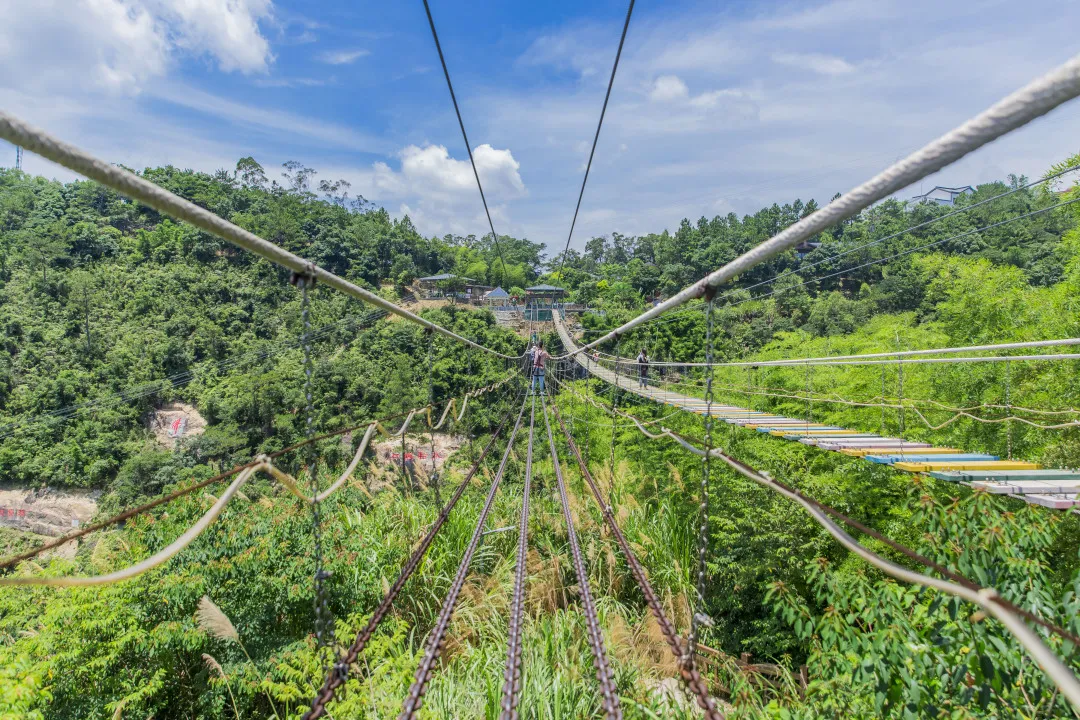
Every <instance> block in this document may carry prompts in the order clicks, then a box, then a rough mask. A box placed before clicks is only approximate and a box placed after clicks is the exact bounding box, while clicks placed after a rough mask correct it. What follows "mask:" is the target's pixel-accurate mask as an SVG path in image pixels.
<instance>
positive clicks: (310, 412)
mask: <svg viewBox="0 0 1080 720" xmlns="http://www.w3.org/2000/svg"><path fill="white" fill-rule="evenodd" d="M293 280H294V284H295V285H297V286H298V287H299V288H300V292H301V300H300V320H301V324H302V325H303V334H302V335H301V336H300V345H301V347H302V348H303V353H304V416H305V421H304V439H305V440H307V441H308V445H307V447H306V448H305V455H306V457H307V463H306V464H307V472H308V482H309V487H310V490H311V536H312V543H313V548H312V553H313V555H314V556H315V576H314V590H315V593H314V596H315V597H314V605H315V644H316V646H317V648H318V654H319V657H320V660H321V662H322V667H323V672H324V673H325V672H326V668H327V666H328V665H329V660H328V658H329V652H330V646H331V645H332V644H333V638H332V637H329V636H331V635H332V634H333V625H334V620H333V617H332V615H331V613H330V608H329V606H328V601H327V596H326V581H327V580H328V579H329V578H330V571H329V570H327V569H326V568H325V567H324V566H323V549H322V508H321V505H322V503H321V502H320V501H319V480H318V473H317V467H316V463H317V450H316V447H315V443H313V442H311V440H312V438H314V437H315V406H314V399H313V390H312V376H313V375H314V372H315V367H314V362H313V360H312V355H311V294H310V290H311V288H312V287H313V286H314V285H315V276H314V275H300V274H295V275H294V278H293Z"/></svg>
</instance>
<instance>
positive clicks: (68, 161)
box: [0, 110, 519, 359]
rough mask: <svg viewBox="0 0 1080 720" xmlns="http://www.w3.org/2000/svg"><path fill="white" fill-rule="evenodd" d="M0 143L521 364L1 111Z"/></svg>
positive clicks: (414, 320)
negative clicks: (14, 146)
mask: <svg viewBox="0 0 1080 720" xmlns="http://www.w3.org/2000/svg"><path fill="white" fill-rule="evenodd" d="M0 138H3V139H4V140H7V141H8V142H11V143H14V144H16V145H20V146H21V147H23V148H25V149H27V150H30V151H31V152H33V153H36V154H38V155H40V156H41V157H43V158H45V159H46V160H51V161H52V162H54V163H57V164H58V165H62V166H64V167H66V168H68V169H69V170H72V171H74V172H77V173H79V174H80V175H83V176H84V177H87V178H90V179H91V180H94V181H96V182H98V183H100V184H101V185H104V186H106V187H109V188H112V189H113V190H115V191H117V192H119V193H120V194H122V195H124V196H126V197H129V198H131V199H132V200H137V201H138V202H141V203H142V204H144V205H147V206H148V207H151V208H153V209H155V210H157V211H158V212H161V213H163V214H165V215H169V216H171V217H173V218H175V219H177V220H183V221H184V222H187V223H190V224H191V225H194V226H195V227H197V228H199V229H201V230H205V231H206V232H208V233H210V234H211V235H214V236H215V237H218V238H221V239H222V240H225V241H226V242H229V243H231V244H233V245H235V246H237V247H239V248H241V249H243V250H247V251H248V252H250V253H252V254H255V255H258V256H259V257H261V258H263V259H265V260H269V261H270V262H272V263H274V264H275V265H278V266H280V267H283V268H287V269H289V270H292V271H293V272H294V273H297V274H300V275H309V276H313V277H314V278H315V280H316V281H317V282H321V283H323V284H324V285H327V286H329V287H331V288H333V289H335V290H337V291H338V292H341V293H343V294H344V295H348V296H350V297H352V298H355V299H357V300H360V301H362V302H365V303H367V304H369V305H374V306H375V307H377V308H380V309H382V310H386V311H387V312H390V313H393V314H394V315H397V316H399V317H401V318H403V319H405V320H408V321H409V322H412V323H415V324H417V325H420V326H422V327H425V328H428V329H429V330H434V331H435V332H437V333H439V334H440V335H443V336H445V337H448V338H451V339H453V340H456V341H457V342H460V343H464V344H466V345H468V346H470V347H475V348H477V349H478V350H483V351H484V352H486V353H490V354H492V355H495V356H496V357H501V358H504V359H517V357H519V356H514V355H506V354H504V353H501V352H498V351H497V350H493V349H491V348H488V347H485V346H483V345H480V344H478V343H475V342H473V341H472V340H469V339H468V338H465V337H463V336H461V335H459V334H457V333H455V332H453V331H452V330H448V329H447V328H444V327H443V326H441V325H439V324H437V323H434V322H431V321H430V320H427V319H425V318H422V317H420V316H419V315H417V314H416V313H413V312H411V311H409V310H406V309H405V308H403V307H401V306H399V305H397V304H395V303H393V302H391V301H389V300H386V299H385V298H382V297H380V296H379V295H376V294H375V293H373V292H371V291H370V290H365V289H364V288H362V287H360V286H358V285H356V284H354V283H352V282H350V281H348V280H346V279H345V278H342V277H340V276H338V275H335V274H334V273H332V272H330V271H329V270H325V269H323V268H321V267H319V266H318V265H316V264H315V263H313V262H311V261H309V260H306V259H304V258H302V257H300V256H299V255H295V254H293V253H291V252H289V251H288V250H285V249H284V248H282V247H279V246H277V245H275V244H274V243H272V242H269V241H267V240H264V239H263V238H261V237H259V236H258V235H255V234H254V233H252V232H250V231H248V230H245V229H244V228H242V227H240V226H239V225H236V224H234V223H231V222H229V221H228V220H225V219H224V218H222V217H220V216H218V215H215V214H214V213H212V212H210V211H209V210H207V209H205V208H203V207H200V206H198V205H196V204H195V203H193V202H191V201H190V200H185V199H184V198H182V197H180V196H179V195H176V194H175V193H172V192H169V191H168V190H166V189H164V188H162V187H159V186H158V185H155V184H154V183H152V182H150V181H149V180H147V179H145V178H143V177H140V176H138V175H136V174H134V173H132V172H130V171H128V170H125V169H124V168H121V167H117V166H115V165H110V164H109V163H107V162H105V161H104V160H101V159H99V158H96V157H94V156H93V155H91V154H89V153H87V152H86V151H84V150H81V149H80V148H77V147H75V146H74V145H69V144H67V143H65V142H63V141H61V140H59V139H57V138H55V137H53V136H52V135H49V134H48V133H46V132H45V131H44V130H41V129H39V128H36V127H34V126H32V125H29V124H28V123H25V122H23V121H22V120H20V119H18V118H16V117H15V116H13V115H11V114H10V113H7V112H5V111H3V110H0Z"/></svg>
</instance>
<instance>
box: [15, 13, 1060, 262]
mask: <svg viewBox="0 0 1080 720" xmlns="http://www.w3.org/2000/svg"><path fill="white" fill-rule="evenodd" d="M432 7H433V12H434V14H435V19H436V23H437V25H438V28H439V33H440V38H441V40H442V43H443V49H444V51H445V53H446V56H447V61H448V63H449V65H450V71H451V74H452V77H453V79H454V82H455V87H456V89H457V92H458V99H459V101H460V103H461V107H462V112H463V114H464V118H465V123H466V127H467V129H468V131H469V135H470V140H471V141H472V144H473V145H474V148H476V155H477V160H478V162H479V163H480V165H481V174H482V178H483V179H484V182H485V190H487V192H488V197H489V201H490V202H491V204H492V206H493V210H494V216H495V223H496V229H497V230H498V231H499V232H501V233H512V234H516V235H519V236H527V237H529V238H530V239H532V240H536V241H541V242H546V243H548V245H549V246H550V247H553V248H555V247H561V246H562V244H563V243H564V242H565V238H566V232H567V230H568V228H569V223H570V218H571V215H572V212H573V205H574V202H575V200H576V198H577V192H578V188H579V185H580V182H581V174H582V172H583V170H584V163H585V160H586V158H587V156H588V148H589V142H590V141H591V139H592V134H593V132H594V130H595V123H596V119H597V116H598V114H599V110H600V105H601V102H602V100H603V92H604V86H605V84H606V81H607V76H608V73H609V72H610V67H611V62H612V59H613V56H614V51H615V46H616V43H617V41H618V35H619V31H620V29H621V23H622V19H623V17H624V15H625V12H626V5H625V3H623V2H609V1H607V0H599V1H598V2H592V3H581V2H561V1H559V2H545V3H517V2H514V3H510V2H494V1H491V0H474V1H471V2H462V1H459V0H432ZM0 16H2V17H4V18H5V22H4V23H3V25H2V26H0V107H3V108H4V109H5V110H7V111H10V112H14V113H15V114H17V115H20V116H22V117H24V118H26V119H28V120H30V121H31V122H34V123H35V124H38V125H40V126H42V127H44V128H46V129H47V130H49V131H51V132H53V133H54V134H57V135H59V136H60V137H62V138H65V139H67V140H69V141H72V142H75V143H77V144H79V145H82V146H84V147H86V148H87V149H89V150H91V151H93V152H94V153H96V154H98V155H100V156H102V157H104V158H106V159H108V160H111V161H113V162H121V163H124V164H125V165H129V166H132V167H137V168H142V167H145V166H149V165H158V164H166V163H172V164H174V165H177V166H181V167H190V168H195V169H199V170H207V171H212V170H215V169H217V168H222V167H225V168H232V167H233V166H234V165H235V163H236V160H237V159H238V158H240V157H242V156H245V155H253V156H254V157H255V158H256V159H257V160H259V161H260V162H261V163H263V165H264V166H265V167H266V168H267V171H268V172H269V173H270V174H271V175H272V176H274V175H276V173H277V172H278V168H279V166H280V164H281V163H282V162H284V161H285V160H298V161H300V162H302V163H304V164H305V165H308V166H310V167H313V168H315V169H316V170H318V172H319V175H318V176H317V179H323V178H326V179H337V178H345V179H347V180H348V181H350V182H351V183H352V190H353V192H354V193H360V194H362V195H364V196H365V197H367V198H368V199H369V200H372V201H374V202H376V203H379V204H381V205H383V206H385V207H386V208H387V209H388V210H389V211H390V212H391V213H392V214H394V215H395V216H401V215H402V214H405V213H408V214H409V215H410V216H411V217H412V218H413V220H414V222H415V223H416V225H417V226H418V228H419V229H420V230H421V231H422V232H424V233H426V234H442V233H445V232H457V233H463V234H464V233H469V232H473V233H482V232H484V230H485V225H486V223H485V221H484V220H483V211H482V208H481V205H480V201H479V196H478V194H477V193H476V189H475V184H474V182H473V179H472V174H471V170H470V169H469V168H468V165H467V155H466V153H465V148H464V146H463V143H462V140H461V137H460V134H459V131H458V128H457V123H456V120H455V119H454V116H453V112H452V108H451V105H450V101H449V96H448V94H447V91H446V87H445V82H444V80H443V77H442V73H441V71H440V69H439V67H438V60H437V56H436V54H435V50H434V46H433V44H432V41H431V37H430V34H429V31H428V28H427V23H426V19H425V17H424V11H423V5H422V3H421V2H420V1H419V0H416V1H415V2H414V1H412V0H408V1H406V2H391V3H385V2H384V3H370V2H358V1H356V0H348V1H346V0H326V1H323V2H310V1H309V2H299V1H297V0H35V1H34V2H32V3H29V2H25V1H24V0H0ZM1076 27H1080V4H1077V3H1060V2H1057V3H1051V2H1047V1H1043V0H1031V1H1029V2H1025V3H1016V2H1005V1H1001V0H969V1H967V2H959V3H941V2H934V1H931V0H907V1H906V2H899V1H898V0H876V1H874V2H869V1H856V0H827V1H824V2H819V1H809V0H808V1H805V2H800V3H785V2H771V1H763V2H753V3H751V2H728V3H715V2H713V3H698V2H684V1H678V0H677V1H674V2H673V1H670V0H669V1H667V2H664V3H657V2H648V0H642V1H641V2H639V3H638V5H637V7H636V9H635V13H634V19H633V22H632V24H631V27H630V33H629V36H628V38H627V47H626V51H625V53H624V57H623V62H622V65H621V67H620V71H619V75H618V78H617V80H616V85H615V91H614V94H613V97H612V101H611V106H610V107H609V110H608V118H607V121H606V122H605V127H604V132H603V134H602V136H601V139H600V145H599V148H598V150H597V158H596V161H595V162H594V166H593V173H592V177H591V179H590V182H589V187H588V189H587V191H586V195H585V200H584V203H583V205H582V215H581V217H580V219H579V222H578V228H577V230H576V231H575V242H574V243H573V244H574V246H575V247H581V245H583V244H584V242H585V240H586V239H588V237H590V236H592V235H598V234H606V233H610V232H612V231H618V232H623V233H629V234H636V233H644V232H650V231H660V230H663V229H664V228H669V229H673V228H674V227H676V226H677V225H678V222H679V220H680V219H681V218H683V217H689V218H691V219H696V218H698V217H700V216H702V215H705V216H710V217H711V216H712V215H715V214H718V213H727V212H736V213H739V214H743V213H748V212H753V211H755V210H757V209H758V208H760V207H762V206H763V205H767V204H771V203H772V202H780V203H783V202H788V201H791V200H794V199H795V198H801V199H802V200H804V201H806V200H808V199H809V198H811V197H813V198H816V199H817V200H818V201H819V202H824V201H827V200H828V199H829V198H830V197H831V196H832V195H833V194H834V193H835V192H837V191H846V190H847V189H848V188H850V187H852V186H853V185H855V184H857V183H858V182H860V181H861V180H863V179H865V178H866V177H868V176H869V175H870V174H872V173H874V172H876V171H878V170H880V169H882V168H883V167H884V166H886V165H887V164H888V163H890V162H891V161H893V160H895V159H896V158H898V157H900V156H902V155H903V154H906V153H907V152H909V151H911V150H913V149H915V148H917V147H919V146H920V145H922V144H923V143H925V142H927V141H929V140H931V139H933V138H934V137H937V136H938V135H940V134H941V133H943V132H945V131H947V130H949V129H950V128H952V127H953V126H954V125H956V124H958V123H959V122H961V121H963V120H964V119H966V118H967V117H969V116H970V115H972V114H974V113H975V112H978V111H980V110H982V109H984V108H985V107H987V106H988V105H990V104H991V103H993V102H994V101H996V100H998V99H1000V98H1001V97H1003V96H1004V95H1006V94H1007V93H1009V92H1011V91H1012V90H1014V89H1016V88H1017V87H1019V86H1021V85H1022V84H1024V83H1025V82H1027V81H1028V80H1030V79H1031V78H1033V77H1034V76H1036V75H1037V74H1039V73H1041V72H1045V71H1046V70H1049V69H1050V68H1052V67H1054V66H1055V65H1057V64H1058V63H1060V62H1063V61H1064V60H1066V59H1067V58H1068V57H1070V56H1071V55H1072V54H1074V53H1076V52H1078V51H1080V42H1078V41H1077V40H1076V38H1075V32H1074V29H1075V28H1076ZM1078 130H1080V104H1076V103H1074V104H1072V105H1067V106H1065V107H1063V108H1061V109H1059V110H1058V111H1056V112H1055V113H1054V114H1052V115H1051V116H1050V117H1048V118H1044V119H1043V120H1040V121H1038V122H1036V123H1035V124H1033V125H1032V126H1030V127H1028V128H1026V129H1024V130H1022V131H1020V132H1017V133H1015V134H1014V135H1012V136H1010V137H1008V138H1006V139H1004V140H1002V141H999V142H998V143H995V144H994V145H992V146H990V147H988V148H984V149H983V150H981V151H980V152H978V153H976V154H975V155H974V156H972V157H971V158H969V159H966V160H964V161H963V162H961V163H959V164H958V165H957V166H954V167H953V168H950V169H948V170H946V171H943V172H942V173H940V174H939V175H938V176H935V177H933V178H931V179H929V180H928V181H925V182H923V183H922V184H921V185H922V187H923V188H925V189H929V188H930V187H932V186H933V185H934V184H974V183H978V182H984V181H987V180H991V179H996V178H1001V177H1003V176H1004V175H1005V174H1007V173H1009V172H1017V173H1026V174H1028V175H1033V176H1034V175H1039V174H1041V173H1042V172H1044V171H1045V170H1046V168H1047V166H1048V165H1049V164H1051V163H1053V162H1056V161H1059V160H1061V159H1063V158H1065V157H1067V156H1069V155H1071V154H1073V153H1075V152H1078V151H1080V133H1078V132H1077V131H1078ZM4 154H9V155H10V156H11V158H13V152H12V151H11V149H10V147H8V148H7V149H0V164H4V165H9V164H11V162H12V159H9V158H7V157H4ZM25 166H26V168H27V169H28V170H29V171H31V172H39V173H42V174H45V175H50V176H55V177H59V178H62V179H69V178H71V177H72V175H71V174H70V173H68V172H67V171H65V170H63V169H60V168H57V167H55V166H52V165H49V164H48V163H46V162H45V161H42V160H40V159H38V158H34V157H28V158H27V159H26V161H25ZM919 190H920V187H918V186H916V187H915V188H911V189H909V190H908V191H905V192H904V193H901V196H910V195H913V194H915V193H916V192H918V191H919Z"/></svg>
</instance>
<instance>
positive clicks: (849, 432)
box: [765, 425, 866, 437]
mask: <svg viewBox="0 0 1080 720" xmlns="http://www.w3.org/2000/svg"><path fill="white" fill-rule="evenodd" d="M765 427H768V426H767V425H766V426H765ZM810 428H811V429H810V430H805V429H800V430H796V429H791V430H770V431H769V434H770V435H775V436H776V437H784V436H785V435H805V436H809V437H813V436H814V435H828V436H830V437H831V436H833V435H836V436H837V437H843V436H845V435H865V434H866V433H864V432H862V431H860V430H814V429H813V425H811V426H810Z"/></svg>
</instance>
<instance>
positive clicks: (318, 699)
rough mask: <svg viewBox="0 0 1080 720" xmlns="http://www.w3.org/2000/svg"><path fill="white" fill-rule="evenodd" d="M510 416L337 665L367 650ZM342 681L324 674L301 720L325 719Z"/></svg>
mask: <svg viewBox="0 0 1080 720" xmlns="http://www.w3.org/2000/svg"><path fill="white" fill-rule="evenodd" d="M511 414H512V413H507V414H506V415H505V416H504V417H503V419H502V422H500V423H499V427H498V428H496V430H495V432H494V433H492V435H491V439H490V440H489V441H488V444H487V445H485V446H484V449H483V450H481V451H480V456H479V457H477V458H476V462H474V463H473V465H472V467H471V468H469V471H468V472H467V473H466V474H465V479H464V480H462V481H461V483H460V484H459V485H458V487H457V489H456V490H455V491H454V494H453V495H452V496H451V497H450V500H449V501H448V502H447V503H446V505H445V506H443V509H442V510H441V511H440V512H439V516H438V517H437V518H436V519H435V522H434V523H432V525H431V527H430V528H429V529H428V531H427V533H426V534H425V535H424V537H423V538H422V539H421V540H420V544H419V545H417V547H416V550H414V551H413V553H412V555H411V556H410V557H409V560H408V562H406V563H405V565H404V566H403V567H402V569H401V573H400V574H398V577H397V580H395V581H394V584H393V585H392V586H391V587H390V590H389V591H387V593H386V595H385V596H384V597H383V599H382V602H380V603H379V606H378V607H377V608H375V612H374V613H373V614H372V616H371V618H370V619H369V620H368V623H367V625H365V626H364V629H363V630H361V631H360V632H359V633H358V634H357V636H356V639H355V640H354V641H353V644H352V645H350V646H349V649H348V650H347V651H346V652H345V655H344V656H343V658H342V660H341V661H340V662H341V663H344V664H345V666H346V667H351V666H352V665H353V663H355V662H356V659H357V658H358V657H360V653H362V652H363V651H364V648H365V647H367V644H368V641H370V640H371V636H372V634H374V632H375V628H377V627H378V626H379V623H380V622H382V620H383V618H384V617H386V613H388V612H389V611H390V606H391V605H393V604H394V600H395V599H396V598H397V596H398V593H400V592H401V589H402V588H403V587H405V583H406V582H407V581H408V580H409V578H410V577H412V574H413V572H415V571H416V568H417V567H419V565H420V561H421V560H423V559H424V555H425V554H427V551H428V548H429V547H431V543H432V541H434V539H435V536H436V535H437V534H438V533H439V531H440V530H441V529H442V527H443V525H445V524H446V521H447V519H448V518H449V517H450V512H451V511H452V510H453V509H454V506H455V505H457V502H458V500H460V499H461V496H462V495H463V494H464V493H465V489H466V488H467V487H469V484H470V483H471V482H472V478H473V475H475V474H476V471H477V470H478V469H479V468H480V463H482V462H483V461H484V458H485V457H487V454H488V452H489V451H490V450H491V448H492V447H494V446H495V441H496V440H498V438H499V435H500V434H502V431H503V429H504V428H505V427H506V424H507V423H508V422H509V421H510V415H511ZM345 679H346V678H345V677H343V676H342V674H341V673H340V672H337V671H336V670H333V671H331V672H330V673H328V674H327V676H326V680H325V681H324V682H323V686H322V688H321V689H320V690H319V691H318V692H317V693H316V694H315V697H314V698H313V699H312V701H311V709H310V710H308V711H307V712H306V713H304V716H303V720H316V718H321V717H322V716H323V715H325V714H326V706H327V705H328V704H329V703H330V702H331V701H332V700H333V699H334V693H335V691H336V690H337V688H339V687H341V686H342V685H343V684H344V683H345Z"/></svg>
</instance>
